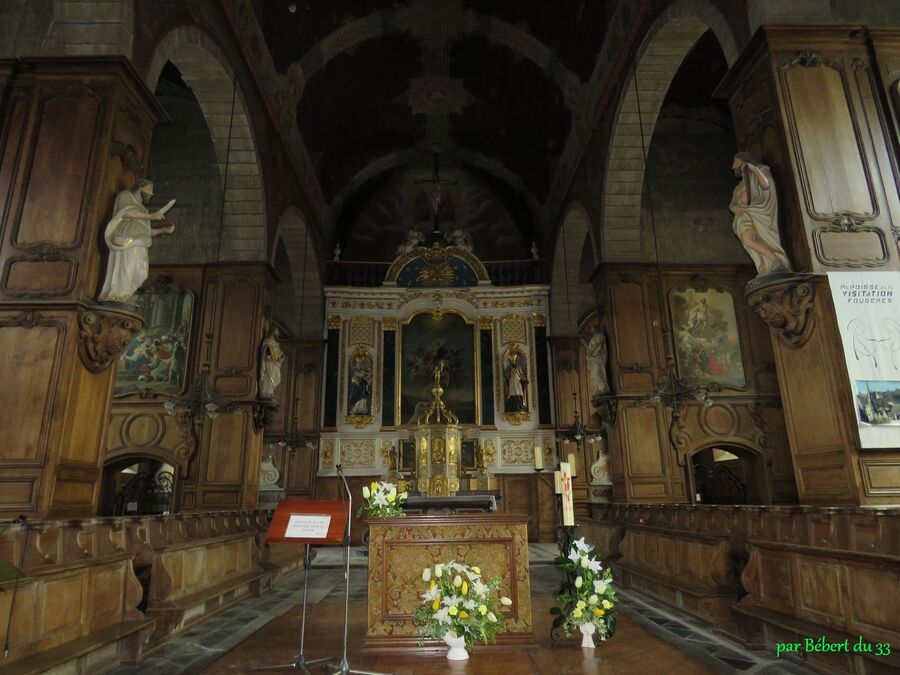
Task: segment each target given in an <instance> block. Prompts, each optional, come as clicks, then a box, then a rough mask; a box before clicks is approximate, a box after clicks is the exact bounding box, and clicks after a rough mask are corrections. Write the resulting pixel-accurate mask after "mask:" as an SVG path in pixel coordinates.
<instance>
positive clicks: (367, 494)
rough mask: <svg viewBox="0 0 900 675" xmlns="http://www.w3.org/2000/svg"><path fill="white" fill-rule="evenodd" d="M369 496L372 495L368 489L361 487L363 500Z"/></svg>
mask: <svg viewBox="0 0 900 675" xmlns="http://www.w3.org/2000/svg"><path fill="white" fill-rule="evenodd" d="M371 495H372V493H371V492H369V488H367V487H366V486H365V485H363V498H365V499H368V498H369V497H370V496H371Z"/></svg>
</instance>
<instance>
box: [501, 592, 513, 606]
mask: <svg viewBox="0 0 900 675" xmlns="http://www.w3.org/2000/svg"><path fill="white" fill-rule="evenodd" d="M500 604H501V605H503V606H504V607H509V606H510V605H511V604H512V600H510V599H509V598H507V597H506V596H505V595H504V596H503V597H502V598H500Z"/></svg>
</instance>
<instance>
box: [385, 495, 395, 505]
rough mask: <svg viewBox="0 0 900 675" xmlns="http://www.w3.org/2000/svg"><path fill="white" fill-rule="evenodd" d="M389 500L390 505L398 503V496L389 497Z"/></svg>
mask: <svg viewBox="0 0 900 675" xmlns="http://www.w3.org/2000/svg"><path fill="white" fill-rule="evenodd" d="M387 500H388V503H389V504H393V503H394V502H395V501H397V496H396V495H388V498H387Z"/></svg>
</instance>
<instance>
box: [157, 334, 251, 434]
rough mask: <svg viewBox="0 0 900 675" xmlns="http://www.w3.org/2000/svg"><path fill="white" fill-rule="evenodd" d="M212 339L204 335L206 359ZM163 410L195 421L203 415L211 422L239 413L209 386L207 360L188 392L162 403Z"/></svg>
mask: <svg viewBox="0 0 900 675" xmlns="http://www.w3.org/2000/svg"><path fill="white" fill-rule="evenodd" d="M212 338H213V335H212V333H207V334H206V343H207V359H208V356H209V346H210V343H211V342H212ZM163 409H164V410H165V411H166V414H168V415H171V416H175V415H188V416H190V417H193V418H195V419H196V418H197V416H199V415H201V414H203V413H205V414H206V416H207V417H209V419H211V420H214V419H216V418H217V417H218V416H219V415H221V414H224V413H232V412H237V413H238V414H240V412H241V410H240V408H238V407H237V406H236V405H235V404H234V403H232V402H231V401H228V400H226V399H225V398H224V397H223V396H222V395H221V394H220V393H219V392H218V391H217V390H216V388H215V387H213V386H212V385H210V382H209V360H207V361H206V362H204V364H203V366H202V367H201V368H200V372H199V373H198V374H197V376H196V377H195V378H194V381H193V383H192V384H191V386H190V387H189V388H188V390H187V391H186V392H185V393H184V394H183V395H181V396H171V397H170V398H169V399H168V400H167V401H166V402H165V403H163Z"/></svg>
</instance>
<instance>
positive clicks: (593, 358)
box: [587, 323, 609, 398]
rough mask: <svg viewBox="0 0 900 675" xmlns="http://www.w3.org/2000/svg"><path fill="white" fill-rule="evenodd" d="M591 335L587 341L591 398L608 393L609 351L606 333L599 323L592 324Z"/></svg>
mask: <svg viewBox="0 0 900 675" xmlns="http://www.w3.org/2000/svg"><path fill="white" fill-rule="evenodd" d="M591 330H592V333H591V337H590V339H589V340H588V343H587V365H588V373H589V374H590V377H591V398H594V397H595V396H603V395H604V394H608V393H609V378H608V377H607V374H606V363H607V361H608V360H609V352H608V350H607V346H606V335H604V333H603V330H602V329H601V328H600V325H599V324H596V323H595V324H594V326H593V328H592V329H591Z"/></svg>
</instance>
